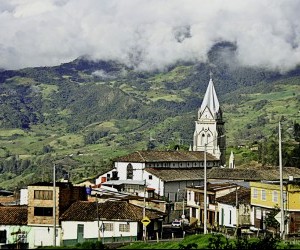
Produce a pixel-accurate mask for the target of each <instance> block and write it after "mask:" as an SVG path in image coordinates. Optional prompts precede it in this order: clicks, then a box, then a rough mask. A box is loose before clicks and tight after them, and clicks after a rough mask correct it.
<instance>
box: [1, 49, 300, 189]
mask: <svg viewBox="0 0 300 250" xmlns="http://www.w3.org/2000/svg"><path fill="white" fill-rule="evenodd" d="M219 50H220V48H215V50H214V53H211V54H210V61H211V62H210V64H209V63H207V64H197V63H186V62H181V63H178V64H176V65H172V66H170V67H169V69H166V70H164V71H161V72H137V71H135V70H133V69H130V68H127V67H126V66H124V65H121V64H118V63H117V62H103V61H100V62H90V61H87V60H85V59H84V58H80V59H77V60H75V61H73V62H70V63H67V64H62V65H60V66H56V67H42V68H27V69H22V70H19V71H2V72H1V71H0V118H1V119H0V188H9V189H14V188H16V187H21V186H23V185H26V184H27V183H30V182H35V181H37V180H51V179H52V166H53V164H54V163H55V164H56V166H58V167H57V169H58V177H59V178H60V177H62V176H64V175H65V174H68V176H69V178H70V179H71V180H72V181H75V182H76V181H80V180H83V179H87V178H93V177H94V176H96V175H98V174H100V173H102V172H103V171H106V170H107V169H109V168H111V166H112V165H111V164H112V163H111V159H112V158H114V157H116V156H119V155H123V154H126V153H128V152H132V151H135V150H142V149H147V148H156V149H173V148H174V146H175V145H180V147H181V149H188V148H189V145H190V144H192V138H193V133H194V122H195V120H196V119H197V111H198V109H199V107H200V105H201V102H202V98H203V96H204V93H205V90H206V87H207V85H208V81H209V73H210V71H212V73H213V81H214V85H215V88H216V91H217V95H218V98H219V101H220V103H221V107H222V109H223V117H224V119H225V122H226V123H225V129H226V140H227V146H228V154H229V153H230V151H231V150H233V151H234V152H235V154H236V159H237V164H247V163H248V164H250V162H251V161H256V162H257V161H258V162H261V163H262V164H276V160H277V158H278V153H277V154H275V153H274V146H276V145H278V122H279V121H282V126H283V129H282V131H283V140H284V142H285V144H284V150H285V151H284V153H285V154H284V157H285V158H286V159H294V160H293V161H291V160H286V161H284V163H285V164H286V165H291V164H293V165H294V166H298V167H300V164H299V158H298V160H297V159H296V158H297V157H296V158H295V155H297V153H298V152H299V150H300V148H299V136H298V137H297V133H299V130H300V129H299V127H298V126H297V124H299V123H300V119H299V118H300V116H299V114H300V113H299V110H300V109H299V106H300V94H299V93H300V69H299V68H298V69H296V70H294V71H292V72H288V73H286V74H279V73H277V72H270V71H266V70H263V69H251V68H237V67H235V68H232V67H229V66H228V65H226V64H224V63H223V62H222V60H220V58H219V57H218V53H219V52H218V51H219ZM218 58H219V59H218ZM211 63H214V64H215V65H216V66H215V67H213V68H212V67H211V66H210V65H211ZM295 128H296V130H295ZM297 131H298V132H297ZM150 138H151V140H150ZM276 140H277V142H276ZM287 142H288V144H287ZM276 143H277V144H276ZM253 144H256V145H259V148H260V150H259V152H257V151H252V150H251V146H252V145H253ZM241 145H242V146H243V148H242V149H241V148H240V146H241ZM246 146H249V147H246ZM297 150H298V151H297ZM262 151H264V152H265V155H264V156H263V155H262V154H260V152H262ZM299 154H300V152H299ZM299 154H298V155H299ZM276 157H277V158H276ZM293 157H294V158H293Z"/></svg>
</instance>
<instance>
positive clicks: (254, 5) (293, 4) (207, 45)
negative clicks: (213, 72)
mask: <svg viewBox="0 0 300 250" xmlns="http://www.w3.org/2000/svg"><path fill="white" fill-rule="evenodd" d="M299 9H300V1H298V0H265V1H260V0H244V1H240V0H227V1H219V0H202V1H199V0H166V1H161V0H122V1H120V0H84V1H82V0H43V1H41V0H2V1H1V2H0V56H1V60H0V68H4V69H20V68H24V67H36V66H53V65H59V64H61V63H64V62H69V61H71V60H74V59H76V58H78V57H80V56H82V55H88V56H89V57H90V58H92V59H94V60H98V59H99V60H117V61H119V62H121V63H125V64H126V65H127V66H131V67H135V68H136V69H141V70H153V69H163V68H165V67H166V66H168V65H169V64H172V63H175V62H176V61H178V60H186V61H202V62H206V61H207V52H208V51H209V50H210V49H211V47H212V46H213V45H214V44H215V43H216V42H220V41H229V42H232V43H234V44H235V45H236V48H237V50H236V53H235V58H234V61H235V62H236V63H237V64H241V65H248V66H259V67H265V68H268V69H276V70H280V71H286V70H289V69H293V68H294V67H295V66H296V65H299V62H300V48H299V44H300V25H299V17H298V16H299V13H298V11H299Z"/></svg>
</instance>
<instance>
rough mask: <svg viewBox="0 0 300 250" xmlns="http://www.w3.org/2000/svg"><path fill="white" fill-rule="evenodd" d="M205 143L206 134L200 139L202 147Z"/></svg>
mask: <svg viewBox="0 0 300 250" xmlns="http://www.w3.org/2000/svg"><path fill="white" fill-rule="evenodd" d="M204 143H205V134H204V133H203V134H202V135H201V137H200V145H201V146H202V145H204Z"/></svg>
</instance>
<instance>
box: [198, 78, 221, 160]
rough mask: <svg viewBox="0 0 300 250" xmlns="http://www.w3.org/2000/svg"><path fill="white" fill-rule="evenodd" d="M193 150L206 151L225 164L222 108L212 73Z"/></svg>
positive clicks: (199, 112) (201, 109) (200, 110)
mask: <svg viewBox="0 0 300 250" xmlns="http://www.w3.org/2000/svg"><path fill="white" fill-rule="evenodd" d="M193 142H194V143H193V151H206V152H207V153H210V154H211V155H213V156H215V157H216V158H217V159H219V160H220V163H221V166H225V164H226V158H225V151H226V140H225V128H224V121H223V115H222V110H221V108H220V104H219V100H218V97H217V94H216V91H215V87H214V84H213V81H212V76H211V75H210V80H209V84H208V87H207V90H206V93H205V96H204V98H203V102H202V105H201V107H200V109H199V110H198V120H197V121H196V122H195V132H194V138H193Z"/></svg>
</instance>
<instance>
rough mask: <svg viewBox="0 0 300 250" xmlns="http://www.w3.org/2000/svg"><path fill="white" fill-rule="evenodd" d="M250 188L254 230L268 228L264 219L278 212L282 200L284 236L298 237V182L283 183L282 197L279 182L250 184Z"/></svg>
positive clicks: (299, 213)
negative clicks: (272, 212)
mask: <svg viewBox="0 0 300 250" xmlns="http://www.w3.org/2000/svg"><path fill="white" fill-rule="evenodd" d="M250 187H251V206H252V216H251V223H252V224H253V225H254V229H262V230H265V229H271V230H274V231H275V232H276V228H274V227H271V228H268V227H267V225H266V218H267V216H268V214H269V213H270V212H271V211H274V210H276V211H277V212H279V209H280V208H281V202H280V201H281V199H283V206H284V216H285V219H284V221H285V226H284V231H285V234H286V235H298V234H299V233H300V203H299V200H300V182H299V181H297V180H292V181H284V184H283V197H281V192H280V182H279V181H268V182H267V181H262V182H250Z"/></svg>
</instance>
